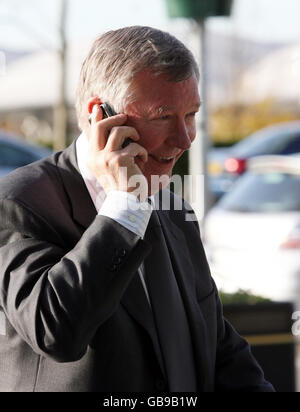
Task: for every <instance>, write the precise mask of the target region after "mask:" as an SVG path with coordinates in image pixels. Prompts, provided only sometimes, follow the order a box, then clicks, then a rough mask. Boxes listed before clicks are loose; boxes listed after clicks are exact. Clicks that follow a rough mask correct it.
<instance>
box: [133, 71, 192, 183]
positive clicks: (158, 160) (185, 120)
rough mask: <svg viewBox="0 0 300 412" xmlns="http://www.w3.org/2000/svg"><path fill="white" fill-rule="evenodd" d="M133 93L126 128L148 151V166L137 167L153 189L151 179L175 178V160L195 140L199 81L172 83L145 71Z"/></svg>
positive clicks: (134, 84) (135, 82) (161, 76)
mask: <svg viewBox="0 0 300 412" xmlns="http://www.w3.org/2000/svg"><path fill="white" fill-rule="evenodd" d="M130 90H131V91H133V92H134V103H130V104H128V105H127V106H126V108H125V113H126V114H127V115H128V121H127V123H126V124H127V125H128V126H132V127H134V128H135V129H136V130H137V131H138V133H139V135H140V140H139V141H138V143H139V144H140V145H141V146H143V147H144V148H145V149H146V150H147V152H148V161H147V163H143V164H142V163H141V162H139V161H138V160H137V164H138V165H139V166H140V168H141V169H142V172H143V174H144V175H145V177H146V178H147V181H148V185H149V188H150V187H151V186H150V184H151V176H153V175H158V176H162V175H167V176H169V177H171V176H172V169H173V167H174V165H175V163H176V161H177V160H178V159H179V158H180V156H181V155H182V154H183V153H184V151H185V150H187V149H189V148H190V146H191V143H192V142H193V140H194V139H195V137H196V124H195V123H196V122H195V115H196V113H197V112H198V110H199V107H200V97H199V92H198V84H197V79H196V77H195V76H194V75H192V76H191V77H190V78H189V79H187V80H184V81H181V82H169V81H168V80H167V79H166V77H165V76H164V75H160V76H155V75H154V74H152V73H150V72H148V71H144V72H141V73H139V74H138V75H137V77H136V78H135V80H134V82H133V84H132V86H131V89H130Z"/></svg>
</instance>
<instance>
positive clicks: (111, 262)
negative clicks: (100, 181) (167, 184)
mask: <svg viewBox="0 0 300 412" xmlns="http://www.w3.org/2000/svg"><path fill="white" fill-rule="evenodd" d="M0 216H1V220H0V311H2V312H3V313H4V314H3V313H2V318H3V317H4V316H5V323H6V324H5V325H4V326H5V327H4V329H5V330H3V325H2V334H1V333H0V391H100V392H104V391H108V392H111V391H133V392H139V391H168V390H172V389H171V388H169V386H168V376H166V372H165V369H164V362H163V358H162V355H161V351H160V348H159V343H158V339H157V335H156V332H155V325H154V323H153V318H152V312H151V309H150V308H149V305H148V302H147V300H146V296H145V293H144V290H143V288H142V284H141V281H140V279H139V276H138V274H137V269H138V267H139V266H140V265H141V263H142V262H143V261H144V262H145V271H146V273H150V275H151V270H152V265H151V262H152V261H153V260H158V261H160V262H161V265H162V270H163V268H164V261H165V257H166V254H168V253H169V255H170V257H171V260H172V265H173V269H174V273H175V276H176V279H177V282H178V285H179V288H180V291H181V294H182V299H183V302H184V305H185V309H186V312H187V316H188V321H189V325H190V329H191V335H192V343H193V348H194V356H195V363H196V373H197V388H198V391H217V390H222V391H225V390H228V391H231V390H242V391H272V390H273V389H272V386H271V385H270V384H268V383H267V382H266V381H265V380H264V377H263V373H262V371H261V369H260V368H259V366H258V365H257V363H256V361H255V360H254V358H253V357H252V355H251V353H250V350H249V347H248V345H247V343H246V342H245V341H244V340H243V339H242V338H241V337H239V336H238V335H237V333H236V332H235V331H234V330H233V328H232V327H231V326H230V324H229V323H228V322H227V321H226V320H225V319H224V318H223V316H222V308H221V305H220V301H219V298H218V293H217V291H216V288H215V285H214V282H213V280H212V278H211V275H210V271H209V267H208V264H207V261H206V258H205V254H204V251H203V247H202V244H201V240H200V235H199V229H198V226H197V225H196V224H195V223H194V222H186V221H185V213H184V211H157V212H156V211H154V212H153V214H152V217H151V220H150V223H149V226H148V229H147V233H146V236H145V239H144V240H142V239H140V238H139V237H138V236H136V235H135V234H133V233H132V232H130V231H129V230H127V229H126V228H124V227H122V226H121V225H119V224H118V223H117V222H114V221H113V220H111V219H109V218H107V217H103V216H98V215H97V213H96V210H95V208H94V205H93V203H92V200H91V198H90V196H89V194H88V191H87V189H86V187H85V184H84V181H83V179H82V177H81V175H80V173H79V170H78V167H77V161H76V153H75V144H74V143H73V144H72V145H71V146H70V147H69V148H68V149H66V150H65V151H63V152H60V153H56V154H54V155H53V156H52V157H50V158H47V159H45V160H42V161H39V162H36V163H34V164H32V165H29V166H26V167H23V168H21V169H18V170H16V171H15V172H13V173H11V174H10V175H8V176H7V177H5V178H3V179H1V181H0ZM160 227H161V228H163V230H164V233H165V237H166V240H167V243H168V245H170V247H169V250H161V251H157V250H155V248H154V249H152V245H154V242H156V241H157V233H158V231H157V230H156V229H157V228H160Z"/></svg>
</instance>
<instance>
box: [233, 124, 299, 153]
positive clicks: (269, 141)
mask: <svg viewBox="0 0 300 412" xmlns="http://www.w3.org/2000/svg"><path fill="white" fill-rule="evenodd" d="M232 149H233V155H234V156H236V157H241V158H248V157H253V156H257V155H267V154H277V153H281V154H291V153H297V152H300V131H299V130H298V131H290V130H289V131H287V130H277V131H274V130H272V131H268V132H266V131H260V132H257V133H255V134H253V135H252V136H251V137H249V138H247V139H245V140H242V141H241V142H240V143H237V144H236V145H235V146H234V147H233V148H232Z"/></svg>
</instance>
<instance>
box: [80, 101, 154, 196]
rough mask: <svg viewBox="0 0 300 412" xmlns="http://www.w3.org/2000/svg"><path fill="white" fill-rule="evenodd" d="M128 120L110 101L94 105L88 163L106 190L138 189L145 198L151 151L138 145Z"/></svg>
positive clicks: (134, 190) (136, 134)
mask: <svg viewBox="0 0 300 412" xmlns="http://www.w3.org/2000/svg"><path fill="white" fill-rule="evenodd" d="M101 110H102V113H101ZM89 120H90V119H89ZM126 121H127V116H126V115H124V114H119V115H118V114H116V113H115V111H114V110H113V109H112V107H111V106H110V105H109V104H107V103H104V104H101V105H95V106H94V108H93V114H92V116H91V121H90V123H91V130H90V135H89V152H88V161H87V165H88V167H89V169H90V170H91V172H92V173H93V175H94V176H95V177H96V178H97V179H98V180H99V182H100V184H101V185H102V187H103V188H104V190H105V192H106V193H108V192H109V191H111V190H119V191H125V192H131V193H135V192H136V191H137V190H138V192H139V193H138V194H136V195H137V196H138V198H139V199H140V200H144V199H145V198H146V197H147V194H148V186H147V180H146V178H145V176H144V175H143V172H142V169H143V164H144V163H145V162H147V160H148V153H147V151H146V149H145V148H144V147H143V146H141V145H139V144H138V141H139V139H140V136H139V134H138V132H137V130H136V129H135V128H133V127H130V126H127V125H126ZM128 136H130V138H129V137H128ZM137 185H138V186H137ZM137 187H138V189H137ZM140 187H142V190H140V189H139V188H140Z"/></svg>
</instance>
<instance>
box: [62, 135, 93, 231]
mask: <svg viewBox="0 0 300 412" xmlns="http://www.w3.org/2000/svg"><path fill="white" fill-rule="evenodd" d="M57 167H58V171H59V173H60V176H61V179H62V181H63V184H64V187H65V190H66V193H67V196H68V199H69V202H70V206H71V213H72V217H73V219H74V221H75V222H76V223H77V224H79V225H80V226H81V228H82V229H84V230H86V229H87V228H88V227H89V226H90V225H91V223H92V222H93V220H94V219H95V217H96V215H97V210H96V208H95V206H94V203H93V201H92V199H91V196H90V194H89V192H88V189H87V187H86V185H85V182H84V180H83V178H82V176H81V174H80V171H79V168H78V165H77V158H76V141H74V142H73V143H72V144H71V145H70V146H69V147H68V148H67V149H66V150H64V151H63V152H61V155H60V157H59V159H58V162H57Z"/></svg>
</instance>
